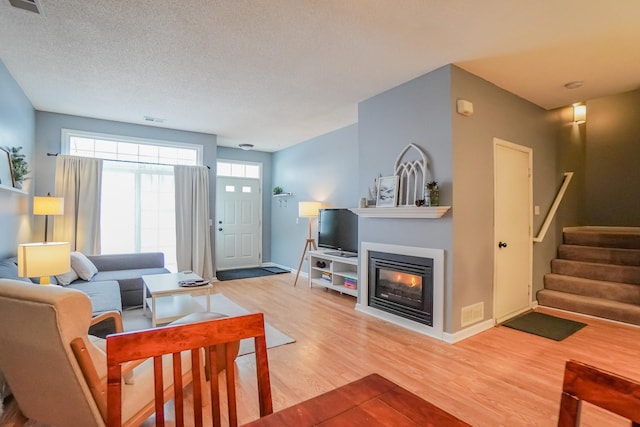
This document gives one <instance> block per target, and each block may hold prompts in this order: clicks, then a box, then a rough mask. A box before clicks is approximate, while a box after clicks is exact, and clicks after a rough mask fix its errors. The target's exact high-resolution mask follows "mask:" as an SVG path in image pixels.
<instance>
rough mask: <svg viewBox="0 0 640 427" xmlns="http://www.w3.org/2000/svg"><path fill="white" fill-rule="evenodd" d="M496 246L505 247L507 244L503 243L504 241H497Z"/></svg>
mask: <svg viewBox="0 0 640 427" xmlns="http://www.w3.org/2000/svg"><path fill="white" fill-rule="evenodd" d="M498 247H499V248H506V247H507V244H506V243H504V242H499V243H498Z"/></svg>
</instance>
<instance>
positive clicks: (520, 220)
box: [494, 138, 533, 323]
mask: <svg viewBox="0 0 640 427" xmlns="http://www.w3.org/2000/svg"><path fill="white" fill-rule="evenodd" d="M532 157H533V152H532V150H531V149H530V148H529V147H523V146H520V145H516V144H512V143H510V142H507V141H503V140H500V139H498V138H494V192H495V194H494V233H495V235H494V244H495V246H494V251H495V252H494V262H495V265H494V318H495V320H496V322H497V323H500V322H503V321H505V320H507V319H509V318H511V317H514V316H516V315H518V314H520V313H522V312H524V311H527V310H529V309H530V307H531V275H532V262H533V260H532V249H533V248H532V246H533V241H532V237H531V222H532Z"/></svg>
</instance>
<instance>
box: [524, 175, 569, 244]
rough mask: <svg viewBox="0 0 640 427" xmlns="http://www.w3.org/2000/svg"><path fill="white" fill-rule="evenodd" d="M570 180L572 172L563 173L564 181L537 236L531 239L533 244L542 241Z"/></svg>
mask: <svg viewBox="0 0 640 427" xmlns="http://www.w3.org/2000/svg"><path fill="white" fill-rule="evenodd" d="M571 178H573V172H565V173H564V180H563V181H562V185H561V186H560V189H559V190H558V193H557V194H556V198H555V200H554V201H553V204H552V205H551V208H549V212H548V213H547V217H546V218H545V220H544V223H543V224H542V228H541V229H540V231H539V232H538V235H537V236H536V237H534V238H533V242H534V243H540V242H542V240H544V236H545V235H546V234H547V230H548V229H549V226H550V225H551V221H553V218H554V217H555V216H556V211H557V210H558V206H560V202H561V201H562V198H563V197H564V193H565V192H566V191H567V187H568V186H569V182H571Z"/></svg>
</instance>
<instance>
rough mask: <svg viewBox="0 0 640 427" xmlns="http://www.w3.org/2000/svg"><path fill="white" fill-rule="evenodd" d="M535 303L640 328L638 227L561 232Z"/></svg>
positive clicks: (639, 232) (583, 228)
mask: <svg viewBox="0 0 640 427" xmlns="http://www.w3.org/2000/svg"><path fill="white" fill-rule="evenodd" d="M563 235H564V237H563V242H564V243H563V244H562V245H560V246H559V247H558V258H557V259H554V260H552V261H551V273H550V274H547V275H545V277H544V289H542V290H540V291H538V293H537V295H536V296H537V299H538V303H539V304H540V305H542V306H547V307H555V308H559V309H563V310H568V311H573V312H577V313H584V314H589V315H591V316H598V317H604V318H607V319H612V320H617V321H620V322H626V323H632V324H635V325H640V228H637V227H620V228H617V227H570V228H565V229H564V233H563Z"/></svg>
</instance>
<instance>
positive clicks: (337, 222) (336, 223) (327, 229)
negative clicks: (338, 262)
mask: <svg viewBox="0 0 640 427" xmlns="http://www.w3.org/2000/svg"><path fill="white" fill-rule="evenodd" d="M318 247H321V248H325V249H336V250H337V251H336V252H328V253H327V254H328V255H337V256H344V257H349V256H351V257H353V256H357V255H358V215H356V214H354V213H353V212H351V211H350V210H349V209H338V208H332V209H320V210H319V213H318Z"/></svg>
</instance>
